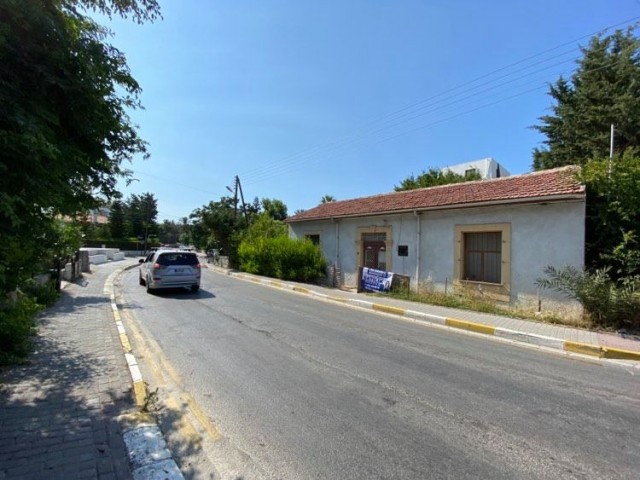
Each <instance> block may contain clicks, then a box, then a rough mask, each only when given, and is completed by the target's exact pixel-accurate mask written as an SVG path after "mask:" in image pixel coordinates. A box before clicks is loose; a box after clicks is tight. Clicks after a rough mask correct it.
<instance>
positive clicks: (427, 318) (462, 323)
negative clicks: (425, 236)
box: [219, 269, 640, 361]
mask: <svg viewBox="0 0 640 480" xmlns="http://www.w3.org/2000/svg"><path fill="white" fill-rule="evenodd" d="M219 270H220V271H221V272H223V271H225V270H224V269H219ZM226 274H227V275H230V276H233V277H236V278H240V279H242V280H247V281H250V282H253V283H260V284H263V285H268V286H272V287H276V288H280V289H285V290H292V291H294V292H297V293H302V294H306V295H310V296H313V297H319V298H322V299H324V300H329V301H333V302H337V303H342V304H348V305H352V306H354V307H360V308H364V309H367V310H374V311H377V312H382V313H387V314H391V315H396V316H399V317H403V318H410V319H412V320H416V321H423V322H426V323H431V324H437V325H441V326H446V327H450V328H455V329H459V330H465V331H469V332H473V333H478V334H482V335H489V336H495V337H499V338H502V339H505V340H511V341H514V342H519V343H525V344H528V345H536V346H540V347H545V348H551V349H556V350H562V351H564V352H566V353H577V354H580V355H588V356H591V357H598V358H601V359H607V360H631V361H640V352H633V351H630V350H622V349H619V348H610V347H603V346H597V345H591V344H588V343H580V342H573V341H571V340H563V339H560V338H555V337H547V336H544V335H537V334H535V333H528V332H520V331H516V330H509V329H507V328H502V327H495V326H493V325H487V324H484V323H476V322H470V321H468V320H462V319H457V318H452V317H443V316H439V315H433V314H429V313H423V312H416V311H413V310H409V309H405V308H401V307H393V306H389V305H385V304H382V303H374V302H369V301H366V300H360V299H350V298H341V297H335V296H332V295H327V294H324V293H319V292H316V291H314V290H311V289H309V288H305V287H301V286H299V285H291V284H288V283H286V282H283V281H281V280H272V279H268V278H261V277H254V276H250V275H247V274H244V273H238V272H230V271H226Z"/></svg>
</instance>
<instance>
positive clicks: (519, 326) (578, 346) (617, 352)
mask: <svg viewBox="0 0 640 480" xmlns="http://www.w3.org/2000/svg"><path fill="white" fill-rule="evenodd" d="M206 266H207V267H208V268H211V269H215V270H216V271H218V272H219V273H223V274H227V275H232V276H234V277H237V278H242V279H245V280H249V281H252V282H255V283H261V284H264V285H269V286H272V287H278V288H284V289H289V290H293V291H297V292H299V293H304V294H308V295H311V296H315V297H317V298H321V299H324V300H330V301H335V302H340V303H345V304H348V305H351V306H356V307H361V308H366V309H371V310H376V311H381V312H384V313H390V314H395V315H398V316H401V317H406V318H411V319H413V320H416V321H423V322H428V323H436V324H439V325H445V326H449V327H452V328H459V329H463V330H469V331H473V332H475V333H482V334H487V335H493V336H497V337H501V338H505V339H509V340H513V341H516V342H522V343H527V344H530V345H538V346H541V347H547V348H554V349H558V350H563V351H566V352H572V353H579V354H583V355H590V356H595V357H599V358H608V359H619V360H630V361H633V362H640V337H638V336H634V335H624V334H620V333H615V332H612V333H608V332H596V331H591V330H586V329H580V328H572V327H567V326H562V325H554V324H550V323H544V322H537V321H534V320H522V319H517V318H511V317H507V316H500V315H490V314H485V313H478V312H473V311H469V310H462V309H456V308H446V307H439V306H435V305H429V304H424V303H418V302H409V301H403V300H396V299H393V298H391V297H385V296H384V295H372V294H367V293H356V292H349V291H343V290H338V289H333V288H325V287H321V286H317V285H308V284H302V283H296V282H284V281H278V280H275V279H271V278H266V277H260V276H257V275H250V274H247V273H242V272H235V271H231V270H226V269H221V268H218V267H214V266H212V265H206ZM636 366H638V367H640V363H637V364H636Z"/></svg>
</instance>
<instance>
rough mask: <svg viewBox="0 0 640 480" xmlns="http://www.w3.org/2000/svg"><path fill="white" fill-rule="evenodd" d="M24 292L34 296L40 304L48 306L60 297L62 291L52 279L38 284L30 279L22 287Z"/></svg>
mask: <svg viewBox="0 0 640 480" xmlns="http://www.w3.org/2000/svg"><path fill="white" fill-rule="evenodd" d="M21 290H22V292H24V293H25V294H27V295H29V296H30V297H33V299H34V300H35V301H36V303H37V304H38V305H41V306H43V307H48V306H49V305H51V304H53V303H54V302H55V301H56V300H58V298H60V292H58V290H57V289H56V282H55V281H54V280H50V281H48V282H46V283H44V284H38V283H36V282H35V281H34V280H29V281H27V282H25V284H24V285H23V286H22V288H21Z"/></svg>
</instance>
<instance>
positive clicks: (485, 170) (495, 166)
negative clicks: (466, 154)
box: [442, 157, 511, 180]
mask: <svg viewBox="0 0 640 480" xmlns="http://www.w3.org/2000/svg"><path fill="white" fill-rule="evenodd" d="M442 171H443V172H446V171H450V172H453V173H457V174H458V175H466V174H468V173H472V172H477V173H479V174H480V177H481V178H482V179H483V180H488V179H490V178H500V177H508V176H509V175H511V174H510V173H509V170H507V169H506V168H504V166H503V165H500V164H499V163H498V162H496V161H495V160H494V159H493V158H491V157H488V158H481V159H480V160H474V161H472V162H466V163H459V164H457V165H451V166H448V167H444V168H443V169H442Z"/></svg>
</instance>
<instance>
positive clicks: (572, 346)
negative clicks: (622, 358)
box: [564, 340, 604, 357]
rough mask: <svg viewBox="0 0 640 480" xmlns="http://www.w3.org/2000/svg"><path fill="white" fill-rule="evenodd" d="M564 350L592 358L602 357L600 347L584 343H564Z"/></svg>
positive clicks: (602, 353)
mask: <svg viewBox="0 0 640 480" xmlns="http://www.w3.org/2000/svg"><path fill="white" fill-rule="evenodd" d="M564 349H565V350H566V351H567V352H574V353H581V354H582V355H591V356H593V357H602V356H603V355H604V351H603V349H602V348H601V347H597V346H595V345H588V344H586V343H578V342H571V341H569V340H566V341H565V342H564Z"/></svg>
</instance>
